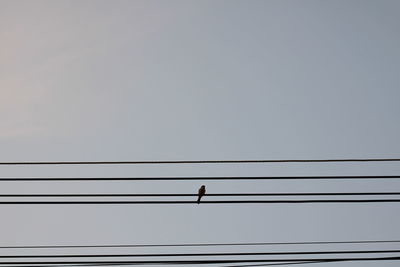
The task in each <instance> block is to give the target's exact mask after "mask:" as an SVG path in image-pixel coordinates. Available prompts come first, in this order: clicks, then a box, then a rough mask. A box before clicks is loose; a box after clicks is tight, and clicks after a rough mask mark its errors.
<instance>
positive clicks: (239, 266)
mask: <svg viewBox="0 0 400 267" xmlns="http://www.w3.org/2000/svg"><path fill="white" fill-rule="evenodd" d="M326 262H334V261H299V262H284V263H266V264H265V263H262V264H251V265H247V264H246V265H226V266H221V267H256V266H277V265H284V266H286V265H297V264H312V263H326ZM75 266H76V265H75Z"/></svg>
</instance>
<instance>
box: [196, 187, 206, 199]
mask: <svg viewBox="0 0 400 267" xmlns="http://www.w3.org/2000/svg"><path fill="white" fill-rule="evenodd" d="M205 194H206V186H205V185H202V186H201V187H200V188H199V197H198V198H197V204H200V199H201V197H202V196H204V195H205Z"/></svg>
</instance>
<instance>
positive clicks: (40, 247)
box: [0, 240, 400, 249]
mask: <svg viewBox="0 0 400 267" xmlns="http://www.w3.org/2000/svg"><path fill="white" fill-rule="evenodd" d="M377 243H400V240H350V241H308V242H307V241H306V242H252V243H251V242H243V243H181V244H105V245H37V246H0V249H27V248H38V249H42V248H50V249H52V248H125V247H126V248H128V247H210V246H211V247H213V246H271V245H272V246H275V245H324V244H377Z"/></svg>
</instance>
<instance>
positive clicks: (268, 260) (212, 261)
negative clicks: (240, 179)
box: [0, 256, 400, 265]
mask: <svg viewBox="0 0 400 267" xmlns="http://www.w3.org/2000/svg"><path fill="white" fill-rule="evenodd" d="M398 260H400V256H393V257H367V258H365V257H353V258H298V259H239V260H232V259H214V260H144V261H143V260H134V261H132V260H128V261H127V260H124V261H30V262H26V261H2V262H0V265H1V264H3V265H23V264H35V265H38V264H41V265H44V264H52V265H54V264H115V263H118V264H176V265H178V264H186V265H187V264H193V265H194V264H225V263H229V264H232V263H263V262H264V263H274V262H300V261H321V262H332V261H335V262H345V261H398Z"/></svg>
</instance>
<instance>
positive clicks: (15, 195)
mask: <svg viewBox="0 0 400 267" xmlns="http://www.w3.org/2000/svg"><path fill="white" fill-rule="evenodd" d="M369 195H371V196H374V195H400V192H328V193H326V192H324V193H221V194H206V195H205V196H208V197H221V196H223V197H229V196H240V197H242V196H243V197H245V196H246V197H247V196H369ZM195 196H197V194H0V197H5V198H8V197H10V198H11V197H50V198H53V197H63V198H68V197H78V198H79V197H195Z"/></svg>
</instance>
